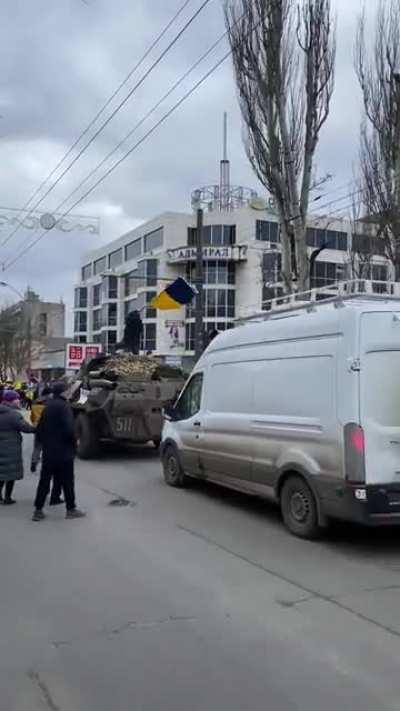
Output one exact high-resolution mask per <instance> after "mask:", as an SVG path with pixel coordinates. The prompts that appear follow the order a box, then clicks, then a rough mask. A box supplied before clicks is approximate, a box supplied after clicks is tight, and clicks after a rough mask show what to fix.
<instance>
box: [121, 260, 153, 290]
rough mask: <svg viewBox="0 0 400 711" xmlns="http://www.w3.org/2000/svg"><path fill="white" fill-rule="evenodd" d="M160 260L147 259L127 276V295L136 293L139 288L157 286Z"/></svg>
mask: <svg viewBox="0 0 400 711" xmlns="http://www.w3.org/2000/svg"><path fill="white" fill-rule="evenodd" d="M157 274H158V261H157V259H146V260H143V261H142V262H139V264H138V266H137V269H134V270H133V271H132V272H130V273H129V274H127V276H126V277H125V296H131V295H132V294H136V292H137V290H138V289H143V288H146V287H152V286H157Z"/></svg>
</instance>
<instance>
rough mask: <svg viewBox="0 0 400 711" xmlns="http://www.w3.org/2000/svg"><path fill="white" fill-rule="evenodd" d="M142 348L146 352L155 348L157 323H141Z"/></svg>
mask: <svg viewBox="0 0 400 711" xmlns="http://www.w3.org/2000/svg"><path fill="white" fill-rule="evenodd" d="M141 346H142V350H143V351H144V352H145V353H147V352H150V353H152V352H153V351H155V350H157V324H155V323H145V324H143V336H142V343H141Z"/></svg>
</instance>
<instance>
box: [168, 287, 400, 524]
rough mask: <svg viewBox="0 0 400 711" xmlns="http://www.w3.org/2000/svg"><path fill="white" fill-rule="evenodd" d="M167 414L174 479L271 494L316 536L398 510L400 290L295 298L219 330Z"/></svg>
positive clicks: (396, 517) (380, 519) (398, 514)
mask: <svg viewBox="0 0 400 711" xmlns="http://www.w3.org/2000/svg"><path fill="white" fill-rule="evenodd" d="M396 286H397V287H398V286H399V285H398V284H397V285H396ZM165 419H166V422H165V425H164V431H163V439H162V449H161V454H162V461H163V466H164V474H165V479H166V481H167V483H168V484H170V485H171V486H183V485H184V484H185V481H186V478H187V477H197V478H201V479H208V480H210V481H213V482H216V483H218V484H222V485H224V486H227V487H231V488H233V489H238V490H240V491H244V492H248V493H251V494H256V495H261V496H265V497H268V498H271V499H273V500H275V501H277V502H279V503H280V506H281V510H282V516H283V520H284V522H285V524H286V526H287V527H288V528H289V530H290V531H291V532H292V533H294V534H296V535H298V536H302V537H307V538H311V537H314V536H315V535H316V534H317V533H318V530H319V528H320V527H321V526H325V525H326V524H327V522H328V521H329V519H330V518H338V519H345V520H349V521H357V522H362V523H368V524H386V523H397V522H400V299H398V298H391V297H390V296H389V297H382V296H381V297H379V296H375V297H374V296H365V295H364V296H361V297H360V296H355V295H353V296H347V297H344V298H342V297H338V298H335V299H332V300H331V301H330V302H321V301H320V302H317V303H314V304H312V303H311V304H310V303H308V305H307V306H302V307H299V306H298V305H296V307H295V308H287V309H286V310H284V311H277V312H270V313H269V314H267V315H266V316H265V317H263V318H262V320H259V321H256V322H254V321H249V322H248V323H246V324H245V325H242V326H239V327H237V328H235V329H233V330H231V331H227V332H225V333H223V334H221V335H219V336H218V337H217V338H216V339H215V340H214V341H213V342H212V343H211V345H210V346H209V347H208V349H207V350H206V352H205V353H204V355H203V356H202V358H201V359H200V361H199V362H198V364H197V365H196V367H195V369H194V371H193V373H192V375H191V377H190V379H189V381H188V382H187V384H186V386H185V389H184V391H183V392H182V394H181V396H180V398H179V400H178V402H177V403H176V405H175V407H174V408H170V409H169V410H168V411H167V412H166V413H165Z"/></svg>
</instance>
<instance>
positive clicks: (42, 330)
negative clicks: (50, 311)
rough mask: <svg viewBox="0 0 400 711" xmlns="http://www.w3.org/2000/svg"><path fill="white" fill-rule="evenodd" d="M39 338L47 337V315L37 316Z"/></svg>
mask: <svg viewBox="0 0 400 711" xmlns="http://www.w3.org/2000/svg"><path fill="white" fill-rule="evenodd" d="M39 336H40V337H41V338H46V336H47V314H46V313H43V314H39Z"/></svg>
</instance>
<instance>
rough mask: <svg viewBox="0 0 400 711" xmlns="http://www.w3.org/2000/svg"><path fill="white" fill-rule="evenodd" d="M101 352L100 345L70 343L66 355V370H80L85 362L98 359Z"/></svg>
mask: <svg viewBox="0 0 400 711" xmlns="http://www.w3.org/2000/svg"><path fill="white" fill-rule="evenodd" d="M101 350H102V349H101V344H100V343H68V344H67V350H66V355H65V368H66V370H79V368H80V367H81V366H82V364H83V363H84V362H85V360H90V359H91V358H97V356H99V355H100V353H101Z"/></svg>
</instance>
